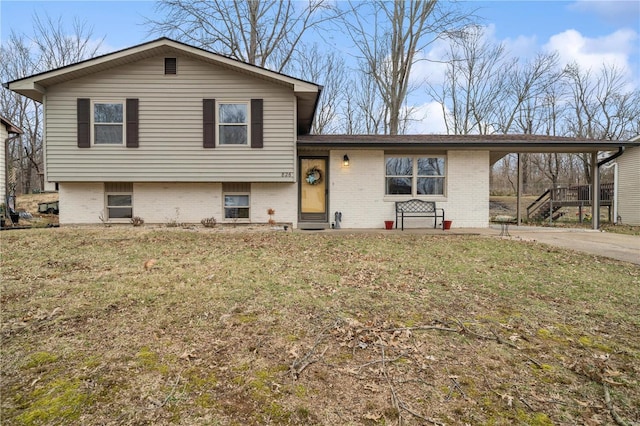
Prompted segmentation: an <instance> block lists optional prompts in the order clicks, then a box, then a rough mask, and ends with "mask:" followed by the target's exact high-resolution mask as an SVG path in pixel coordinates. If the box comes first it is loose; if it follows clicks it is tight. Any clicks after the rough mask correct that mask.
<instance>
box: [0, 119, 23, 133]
mask: <svg viewBox="0 0 640 426" xmlns="http://www.w3.org/2000/svg"><path fill="white" fill-rule="evenodd" d="M0 123H2V125H3V126H4V127H6V128H7V132H8V133H15V134H16V135H21V134H22V133H23V132H22V129H21V128H20V127H18V126H16V125H15V124H13V123H12V122H10V121H9V120H8V119H6V118H4V117H3V116H1V115H0Z"/></svg>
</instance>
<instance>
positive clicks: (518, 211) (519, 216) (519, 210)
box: [516, 153, 522, 226]
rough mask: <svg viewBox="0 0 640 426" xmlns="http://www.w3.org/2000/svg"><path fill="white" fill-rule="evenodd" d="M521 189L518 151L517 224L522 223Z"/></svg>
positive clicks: (520, 163) (520, 167) (520, 164)
mask: <svg viewBox="0 0 640 426" xmlns="http://www.w3.org/2000/svg"><path fill="white" fill-rule="evenodd" d="M521 191H522V160H521V159H520V153H518V184H517V189H516V204H517V206H516V224H517V225H518V226H520V225H522V211H521V209H520V205H521V201H522V199H521V195H520V192H521Z"/></svg>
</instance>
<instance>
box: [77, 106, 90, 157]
mask: <svg viewBox="0 0 640 426" xmlns="http://www.w3.org/2000/svg"><path fill="white" fill-rule="evenodd" d="M77 114H78V148H90V147H91V100H90V99H86V98H78V100H77Z"/></svg>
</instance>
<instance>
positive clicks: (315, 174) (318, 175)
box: [298, 157, 329, 223]
mask: <svg viewBox="0 0 640 426" xmlns="http://www.w3.org/2000/svg"><path fill="white" fill-rule="evenodd" d="M327 160H328V159H327V157H300V167H299V169H298V170H300V179H299V182H300V221H301V222H316V223H328V222H329V217H328V214H327V200H328V188H329V186H328V176H327Z"/></svg>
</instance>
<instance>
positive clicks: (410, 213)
mask: <svg viewBox="0 0 640 426" xmlns="http://www.w3.org/2000/svg"><path fill="white" fill-rule="evenodd" d="M405 217H432V218H433V228H434V229H435V228H436V227H437V226H438V218H442V223H443V226H444V209H437V208H436V203H435V201H424V200H417V199H413V200H408V201H396V229H398V218H400V222H401V228H402V230H403V231H404V218H405Z"/></svg>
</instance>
